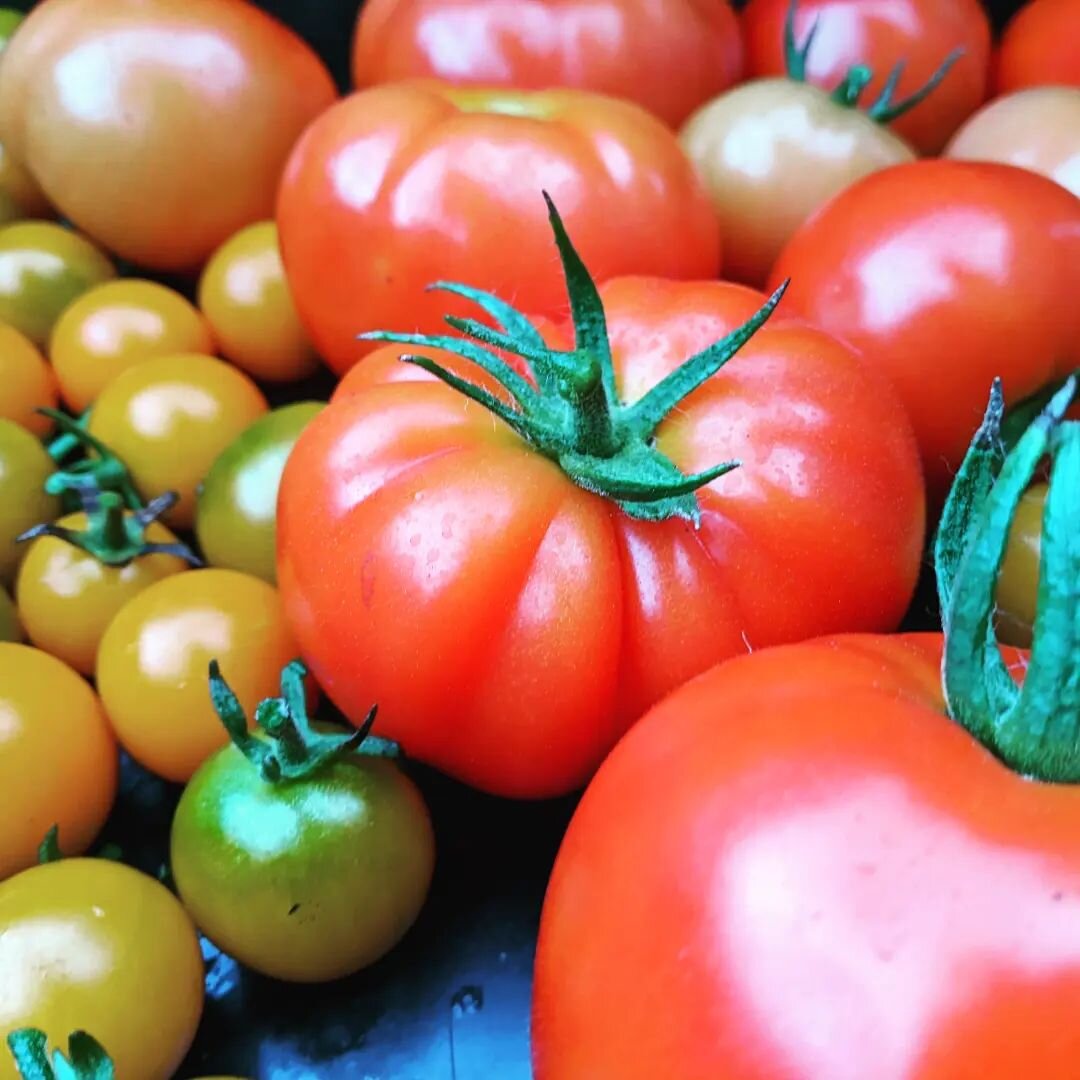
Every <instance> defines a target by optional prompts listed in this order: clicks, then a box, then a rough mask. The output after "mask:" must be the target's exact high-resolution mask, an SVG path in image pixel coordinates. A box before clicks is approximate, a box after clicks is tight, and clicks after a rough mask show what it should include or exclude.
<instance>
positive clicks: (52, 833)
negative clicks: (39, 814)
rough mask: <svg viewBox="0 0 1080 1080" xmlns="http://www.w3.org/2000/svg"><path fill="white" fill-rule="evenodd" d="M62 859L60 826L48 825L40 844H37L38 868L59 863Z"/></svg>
mask: <svg viewBox="0 0 1080 1080" xmlns="http://www.w3.org/2000/svg"><path fill="white" fill-rule="evenodd" d="M63 857H64V854H63V852H62V851H61V850H60V826H59V825H50V826H49V831H48V832H47V833H46V834H45V836H44V838H43V839H42V841H41V843H40V844H38V849H37V861H38V865H39V866H44V865H45V864H46V863H51V862H59V861H60V860H61V859H62V858H63Z"/></svg>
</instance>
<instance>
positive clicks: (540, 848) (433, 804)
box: [11, 0, 1019, 1080]
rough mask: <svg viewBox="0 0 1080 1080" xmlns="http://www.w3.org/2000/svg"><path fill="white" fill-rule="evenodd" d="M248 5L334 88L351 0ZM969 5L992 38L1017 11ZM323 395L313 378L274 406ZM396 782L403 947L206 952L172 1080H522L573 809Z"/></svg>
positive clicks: (921, 610)
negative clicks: (199, 991)
mask: <svg viewBox="0 0 1080 1080" xmlns="http://www.w3.org/2000/svg"><path fill="white" fill-rule="evenodd" d="M940 2H941V3H946V2H948V0H940ZM11 6H14V7H19V8H23V9H27V8H29V7H31V6H32V3H30V2H22V3H18V2H16V3H13V4H11ZM260 6H261V7H263V8H265V9H266V10H267V11H270V12H272V13H273V14H275V15H277V16H278V17H280V18H281V19H283V20H284V21H285V22H287V23H289V24H290V25H292V26H293V27H294V28H295V29H296V30H297V31H298V32H299V33H300V34H301V35H303V37H305V38H306V39H307V40H308V41H309V42H310V43H311V44H312V45H313V46H314V47H315V48H316V49H317V50H318V51H319V52H320V54H321V55H322V56H323V57H324V59H325V60H326V61H327V63H328V64H329V65H330V67H331V69H332V70H333V72H334V75H335V77H336V78H337V80H338V82H339V85H341V87H342V88H343V89H344V88H347V84H348V62H349V45H350V38H351V33H352V27H353V23H354V21H355V17H356V12H357V9H358V7H359V5H358V3H357V2H356V0H265V2H263V3H261V4H260ZM737 6H741V4H740V5H737ZM985 6H986V7H987V8H988V9H989V10H990V11H991V12H992V14H993V16H994V19H995V21H996V22H997V24H998V25H999V26H1000V25H1001V24H1003V23H1004V21H1005V19H1006V18H1007V17H1008V15H1009V14H1010V13H1011V12H1012V11H1014V10H1015V9H1016V8H1017V7H1018V6H1019V4H1018V3H1016V2H1006V0H996V2H988V3H986V5H985ZM327 392H328V385H327V384H325V380H323V382H322V383H317V384H316V385H312V386H307V387H304V388H302V389H298V390H297V391H296V392H295V393H293V394H292V395H290V396H292V397H308V396H317V397H325V396H326V393H327ZM933 623H934V613H933V602H932V590H931V589H930V588H929V583H928V582H924V585H923V587H922V588H921V589H920V594H919V597H918V599H917V600H916V602H915V604H914V605H913V608H912V611H911V614H910V616H909V619H908V621H907V625H908V626H909V627H911V628H922V627H929V626H932V625H933ZM510 719H511V720H512V718H510ZM410 771H411V773H412V775H413V776H414V778H415V779H416V780H417V781H418V783H419V784H420V787H421V789H422V790H423V792H424V795H425V797H426V799H427V801H428V805H429V807H430V809H431V813H432V818H433V821H434V823H435V830H436V843H437V850H438V864H437V868H436V874H435V881H434V884H433V888H432V892H431V897H430V899H429V902H428V904H427V906H426V908H425V910H424V912H423V914H422V915H421V917H420V919H419V921H418V923H417V925H416V926H415V927H414V928H413V930H412V931H411V932H410V933H409V935H408V936H407V937H406V939H405V941H404V942H403V943H402V944H401V945H400V946H399V947H398V948H397V949H396V950H395V951H394V952H393V953H392V954H391V955H390V956H389V957H387V958H386V959H385V960H384V961H382V962H380V963H379V964H377V965H375V966H374V967H372V968H370V969H369V970H368V971H365V972H362V973H361V974H359V975H356V976H354V977H352V978H349V979H344V980H341V981H339V982H336V983H331V984H327V985H324V986H316V987H305V986H288V985H285V984H281V983H274V982H272V981H271V980H268V979H264V978H262V977H260V976H257V975H253V974H252V973H250V972H247V971H245V970H243V969H241V968H239V967H238V966H237V965H236V964H235V963H234V962H232V961H231V960H230V959H228V958H227V957H224V956H222V955H220V954H218V953H217V952H216V950H214V949H213V947H212V946H210V945H209V944H208V943H207V944H206V948H205V952H206V956H207V1000H206V1011H205V1015H204V1019H203V1023H202V1025H201V1027H200V1030H199V1035H198V1038H197V1040H196V1043H195V1046H194V1047H193V1048H192V1051H191V1054H190V1055H189V1057H188V1060H187V1061H186V1062H185V1064H184V1066H183V1068H182V1069H181V1071H180V1073H179V1074H178V1075H179V1077H181V1078H190V1077H195V1076H201V1075H208V1074H226V1073H228V1074H235V1075H237V1076H242V1077H250V1078H252V1080H256V1078H258V1080H262V1078H273V1080H313V1078H333V1080H337V1078H342V1080H529V1077H530V1076H531V1070H530V1068H529V1050H528V1045H529V1044H528V1021H529V995H530V973H531V967H532V956H533V948H534V945H535V938H536V927H537V922H538V919H539V914H540V906H541V903H542V900H543V893H544V886H545V883H546V881H547V877H548V873H549V871H550V868H551V863H552V860H553V859H554V857H555V853H556V851H557V849H558V845H559V840H560V838H561V836H562V833H563V831H564V829H565V827H566V824H567V822H568V821H569V819H570V815H571V813H572V811H573V806H574V802H575V800H574V799H563V800H559V801H556V802H552V803H532V804H520V803H507V802H503V801H499V800H495V799H492V798H489V797H486V796H483V795H480V794H477V793H476V792H472V791H469V790H467V789H465V788H463V787H461V786H460V785H458V784H455V783H453V782H452V781H449V780H447V779H445V778H443V777H440V776H437V775H436V774H434V773H432V772H431V771H429V770H426V769H422V768H420V767H415V766H411V767H410ZM178 797H179V788H175V787H172V786H170V785H166V784H164V783H162V782H161V781H159V780H157V779H155V778H153V777H150V776H149V775H147V774H146V773H144V772H143V771H142V770H141V769H139V768H138V767H136V766H134V765H133V764H131V763H130V762H125V765H124V775H123V783H122V790H121V795H120V799H119V801H118V804H117V808H116V810H115V811H114V813H113V816H112V819H111V820H110V823H109V826H108V827H107V829H106V833H105V835H104V836H103V841H104V842H113V843H117V844H119V845H120V847H121V849H122V851H123V855H124V858H125V860H126V861H129V862H132V863H134V864H136V865H139V866H141V867H142V868H143V869H145V870H147V871H148V872H150V873H156V872H157V870H158V869H159V868H160V866H161V863H162V859H163V858H164V856H165V855H166V853H167V851H168V831H169V824H170V820H171V815H172V810H173V807H174V806H175V803H176V799H177V798H178ZM658 1080H661V1078H658Z"/></svg>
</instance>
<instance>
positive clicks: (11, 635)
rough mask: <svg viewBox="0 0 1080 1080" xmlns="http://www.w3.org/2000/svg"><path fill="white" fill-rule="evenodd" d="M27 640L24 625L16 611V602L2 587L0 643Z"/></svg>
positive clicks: (0, 586)
mask: <svg viewBox="0 0 1080 1080" xmlns="http://www.w3.org/2000/svg"><path fill="white" fill-rule="evenodd" d="M23 640H25V634H24V633H23V628H22V624H21V623H20V622H19V613H18V611H16V610H15V601H14V600H12V599H11V597H10V596H8V594H7V590H6V589H5V588H4V587H3V586H2V585H0V642H2V641H14V642H19V641H23Z"/></svg>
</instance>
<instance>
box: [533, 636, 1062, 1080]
mask: <svg viewBox="0 0 1080 1080" xmlns="http://www.w3.org/2000/svg"><path fill="white" fill-rule="evenodd" d="M940 653H941V639H940V637H939V636H938V635H923V636H917V637H893V638H884V637H871V636H851V637H846V638H839V639H833V640H824V641H816V642H811V643H804V644H802V645H796V646H792V647H788V648H783V649H776V650H766V651H764V652H759V653H757V654H755V655H753V656H751V657H748V658H745V659H739V660H735V661H733V662H732V663H730V664H725V665H721V666H720V667H718V668H716V669H714V670H712V671H710V672H708V673H707V674H706V675H704V676H702V677H701V678H699V679H697V680H694V681H693V682H691V683H689V684H688V685H687V686H685V687H683V688H682V689H681V690H679V691H678V692H677V693H676V694H673V695H672V696H671V697H669V698H668V699H667V700H666V701H664V702H663V703H662V704H661V705H660V706H659V707H657V708H656V709H655V710H653V712H651V713H650V714H649V715H648V716H647V717H646V718H645V719H643V720H642V721H641V723H639V724H638V725H637V727H636V728H635V729H634V730H633V731H632V732H631V733H630V735H629V736H628V737H627V738H626V739H625V740H624V741H623V742H622V743H621V744H620V745H619V746H618V747H617V748H616V750H615V751H614V753H613V754H612V755H611V756H610V757H609V758H608V760H607V761H606V762H605V763H604V765H603V766H602V767H601V769H600V771H599V773H598V774H597V776H596V778H595V779H594V781H593V783H592V785H591V786H590V788H589V790H588V791H587V792H586V794H585V796H584V799H583V800H582V802H581V804H580V805H579V807H578V809H577V812H576V814H575V816H574V819H573V821H572V822H571V825H570V828H569V830H568V832H567V834H566V837H565V839H564V842H563V846H562V849H561V851H560V853H559V856H558V859H557V861H556V864H555V869H554V872H553V875H552V878H551V882H550V884H549V887H548V893H547V897H546V900H545V904H544V912H543V917H542V921H541V929H540V939H539V946H538V952H537V962H536V977H535V984H534V985H535V989H534V1002H533V1031H532V1042H533V1056H534V1067H535V1075H536V1078H537V1080H578V1078H580V1077H595V1078H596V1080H608V1078H612V1080H614V1078H616V1077H617V1078H618V1080H654V1078H656V1077H660V1076H665V1077H667V1076H671V1077H676V1076H677V1077H678V1078H679V1080H789V1078H790V1080H864V1078H870V1077H873V1078H874V1080H1016V1078H1018V1077H1029V1076H1030V1077H1038V1078H1039V1080H1073V1078H1075V1076H1076V1060H1077V1053H1078V1052H1080V1031H1078V1030H1077V1028H1076V1025H1075V1024H1074V1023H1072V1019H1073V1017H1074V1016H1075V1015H1076V1011H1077V1008H1078V1006H1080V933H1078V932H1077V927H1078V925H1080V789H1077V788H1076V787H1075V786H1054V785H1046V784H1039V783H1035V782H1032V781H1028V780H1025V779H1023V778H1021V777H1020V776H1018V775H1016V774H1015V773H1012V772H1011V771H1009V770H1008V769H1006V768H1005V767H1004V766H1003V765H1002V764H1000V763H999V762H998V761H997V759H996V758H994V757H992V756H991V755H990V754H989V753H988V752H987V751H986V750H984V749H983V748H982V747H981V746H980V745H979V744H978V743H976V742H975V741H974V740H973V739H971V738H970V736H968V734H967V733H966V732H965V731H964V730H963V729H962V728H961V727H960V726H959V725H957V724H955V723H954V722H952V721H950V720H949V719H947V718H946V717H945V716H944V715H943V704H942V700H941V692H940V688H939V681H940V680H939V663H940ZM1012 659H1013V662H1014V664H1016V665H1017V666H1018V667H1020V666H1022V661H1021V660H1020V658H1019V657H1016V656H1015V654H1014V656H1013V657H1012Z"/></svg>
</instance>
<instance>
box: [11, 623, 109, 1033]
mask: <svg viewBox="0 0 1080 1080" xmlns="http://www.w3.org/2000/svg"><path fill="white" fill-rule="evenodd" d="M116 778H117V756H116V740H115V738H114V737H113V733H112V731H111V730H110V728H109V725H108V723H107V722H106V720H105V713H104V711H103V710H102V708H101V703H100V702H99V701H98V698H97V695H96V694H95V693H94V691H93V690H91V689H90V687H89V686H88V685H87V684H86V682H85V681H84V680H83V679H81V678H79V676H78V675H76V674H75V672H74V671H72V670H71V668H69V667H68V666H67V665H66V664H64V663H62V662H61V661H60V660H57V659H56V657H54V656H49V654H48V653H44V652H42V651H41V650H40V649H32V648H30V646H28V645H16V644H12V643H11V642H3V643H0V791H2V792H3V806H4V813H2V814H0V880H2V879H3V878H6V877H9V876H10V875H12V874H14V873H17V872H18V871H20V870H25V869H26V868H27V867H28V866H33V865H34V863H35V862H36V861H37V850H38V845H39V844H40V843H41V841H42V839H43V838H44V836H45V833H46V832H47V831H48V830H49V828H50V827H51V826H53V825H58V826H59V841H60V845H61V847H62V849H63V850H64V851H66V852H69V853H72V854H78V853H80V852H83V851H85V850H86V849H87V848H88V847H89V846H90V844H91V843H92V842H93V840H94V837H95V836H97V834H98V831H99V830H100V829H101V826H102V825H103V824H104V823H105V818H106V817H107V816H108V814H109V811H110V810H111V809H112V804H113V800H114V798H115V797H116ZM0 924H2V920H0ZM2 937H3V930H2V928H0V938H2ZM2 951H3V945H2V943H0V952H2ZM3 1000H4V973H3V965H2V964H0V1003H2V1002H3ZM3 1016H4V1007H3V1004H0V1021H2V1018H3ZM0 1027H2V1022H0Z"/></svg>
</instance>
